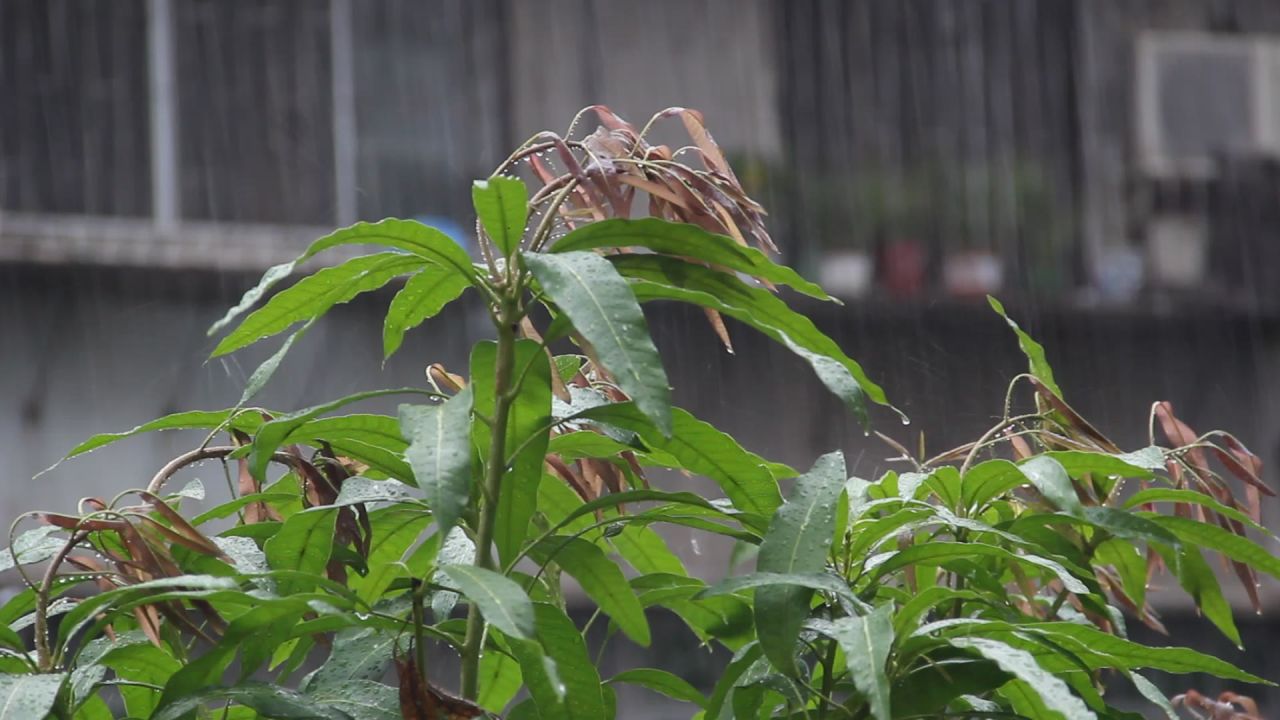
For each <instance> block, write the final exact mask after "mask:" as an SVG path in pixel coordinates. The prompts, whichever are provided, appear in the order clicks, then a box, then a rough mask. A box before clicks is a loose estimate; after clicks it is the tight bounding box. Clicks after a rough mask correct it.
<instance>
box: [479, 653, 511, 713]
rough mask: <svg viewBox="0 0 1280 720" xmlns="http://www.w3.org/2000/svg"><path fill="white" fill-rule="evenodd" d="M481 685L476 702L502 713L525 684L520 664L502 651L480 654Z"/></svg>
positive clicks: (490, 710)
mask: <svg viewBox="0 0 1280 720" xmlns="http://www.w3.org/2000/svg"><path fill="white" fill-rule="evenodd" d="M517 642H519V641H517ZM479 685H480V689H479V695H477V696H476V704H477V705H479V706H480V707H482V708H484V709H485V710H488V711H489V712H492V713H501V712H502V709H503V708H505V707H506V706H507V703H509V702H511V698H514V697H515V696H516V693H519V692H520V688H521V687H522V686H523V683H522V682H521V674H520V664H519V663H518V662H516V661H515V660H513V659H511V657H510V656H508V655H505V654H503V653H500V652H487V653H484V654H483V655H481V656H480V683H479Z"/></svg>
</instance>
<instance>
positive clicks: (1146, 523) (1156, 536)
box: [1081, 507, 1178, 545]
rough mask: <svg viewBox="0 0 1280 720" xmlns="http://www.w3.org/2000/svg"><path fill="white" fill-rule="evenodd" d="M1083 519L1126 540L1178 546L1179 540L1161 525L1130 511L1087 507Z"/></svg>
mask: <svg viewBox="0 0 1280 720" xmlns="http://www.w3.org/2000/svg"><path fill="white" fill-rule="evenodd" d="M1081 517H1083V518H1084V519H1085V520H1087V521H1089V523H1090V524H1092V525H1094V526H1096V527H1100V528H1102V529H1103V530H1106V531H1107V532H1109V533H1111V534H1112V535H1115V536H1116V537H1120V538H1124V539H1126V540H1143V541H1146V542H1160V543H1165V544H1166V545H1177V544H1178V538H1177V537H1176V536H1174V534H1173V533H1171V532H1169V531H1168V530H1165V529H1164V528H1162V527H1160V525H1159V524H1157V523H1154V522H1152V521H1151V520H1149V519H1147V518H1145V517H1142V516H1141V515H1139V514H1137V513H1135V512H1133V511H1130V510H1118V509H1116V508H1113V507H1087V508H1084V511H1083V512H1082V513H1081Z"/></svg>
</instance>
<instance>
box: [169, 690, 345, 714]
mask: <svg viewBox="0 0 1280 720" xmlns="http://www.w3.org/2000/svg"><path fill="white" fill-rule="evenodd" d="M214 702H216V703H219V704H221V703H226V702H233V703H236V704H239V705H244V706H245V707H250V708H253V709H254V710H256V711H258V713H259V714H260V715H264V716H266V717H269V718H274V719H276V720H350V718H349V716H348V715H347V714H346V713H345V712H342V711H341V710H339V709H337V708H334V707H330V705H329V703H328V702H326V701H324V700H322V699H321V698H317V697H310V696H307V695H303V694H301V693H297V692H294V691H292V690H289V689H288V688H284V687H280V686H279V685H270V684H266V683H244V684H242V685H237V686H235V687H225V688H205V689H203V690H200V691H198V692H196V693H193V694H191V695H187V696H186V697H183V698H179V699H177V700H175V701H173V702H171V703H166V704H165V705H164V706H163V707H161V708H160V709H159V710H157V711H156V713H155V714H154V715H152V716H151V720H180V719H181V718H183V717H184V716H186V715H187V714H188V713H190V712H192V711H194V710H196V709H197V708H199V707H201V706H203V705H204V704H205V703H214Z"/></svg>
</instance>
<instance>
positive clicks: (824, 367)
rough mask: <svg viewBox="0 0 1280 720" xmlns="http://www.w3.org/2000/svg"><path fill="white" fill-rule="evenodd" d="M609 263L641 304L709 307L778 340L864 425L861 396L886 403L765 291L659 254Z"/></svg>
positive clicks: (855, 368)
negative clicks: (657, 302) (628, 280)
mask: <svg viewBox="0 0 1280 720" xmlns="http://www.w3.org/2000/svg"><path fill="white" fill-rule="evenodd" d="M611 261H612V262H613V263H614V264H615V265H616V266H617V268H618V270H619V272H621V273H622V274H623V275H624V276H626V277H628V278H631V279H632V282H631V286H632V290H633V291H634V293H635V297H636V298H637V299H638V300H640V301H641V302H649V301H651V300H678V301H680V302H687V303H692V304H694V305H698V306H701V307H709V308H711V309H713V310H716V311H718V312H720V313H721V314H724V315H727V316H729V317H732V318H734V319H736V320H739V321H741V322H743V323H746V324H747V325H750V326H751V327H754V328H755V329H757V330H759V331H760V332H762V333H764V334H765V335H767V336H768V337H770V338H772V339H773V340H775V341H777V342H779V343H782V344H783V345H785V346H786V347H787V348H788V349H790V350H791V351H792V352H794V353H796V354H797V355H799V356H800V357H801V358H803V359H804V360H805V362H806V363H808V364H809V365H810V367H812V368H813V370H814V373H815V374H817V375H818V379H820V380H821V381H822V383H823V384H824V385H826V387H827V389H829V390H830V391H831V392H832V393H834V394H835V395H836V396H837V397H839V398H840V399H841V400H843V401H844V403H845V404H846V405H847V406H848V407H849V409H850V410H851V411H852V412H854V413H855V414H856V415H857V416H858V417H859V418H860V419H861V420H863V421H864V423H865V422H866V420H867V414H866V412H867V411H866V407H865V402H866V400H867V399H870V400H871V401H872V402H875V403H879V404H881V405H888V401H887V400H886V399H885V395H884V390H882V389H881V388H880V386H879V385H876V384H875V383H873V382H872V381H871V379H870V378H869V377H868V376H867V374H866V373H865V372H864V371H863V369H862V367H861V366H860V365H858V363H856V362H854V360H853V359H852V358H850V357H848V356H847V355H845V354H844V351H842V350H841V349H840V346H839V345H837V344H836V343H835V341H834V340H832V339H831V338H829V337H827V336H826V335H824V334H823V333H822V332H821V331H819V330H818V328H817V327H816V326H814V324H813V322H812V321H811V320H809V319H808V318H806V317H804V316H803V315H801V314H799V313H797V312H795V311H794V310H792V309H791V308H789V307H787V304H786V303H785V302H783V301H782V300H780V299H779V298H778V297H777V296H775V295H774V294H773V293H771V292H769V291H768V290H763V289H760V288H753V287H750V286H748V285H747V284H746V283H744V282H742V281H741V280H739V279H737V278H736V277H733V276H731V275H728V274H725V273H721V272H716V271H715V270H712V269H710V268H706V267H702V266H700V265H695V264H693V263H688V262H684V261H681V260H677V259H674V258H669V257H663V256H659V255H619V256H615V257H613V258H611Z"/></svg>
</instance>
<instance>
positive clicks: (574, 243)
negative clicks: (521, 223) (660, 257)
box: [551, 218, 832, 300]
mask: <svg viewBox="0 0 1280 720" xmlns="http://www.w3.org/2000/svg"><path fill="white" fill-rule="evenodd" d="M622 247H642V248H647V249H649V250H652V251H654V252H657V253H662V254H665V255H673V256H678V257H690V258H696V259H698V260H702V261H705V262H708V263H711V264H712V265H720V266H723V267H726V268H729V269H730V270H736V271H738V272H741V273H745V274H747V275H751V276H753V277H757V278H760V279H762V280H768V281H770V282H774V283H777V284H779V285H787V286H789V287H792V288H794V289H796V290H798V291H799V292H802V293H804V294H805V295H808V296H809V297H814V298H817V299H819V300H831V299H832V298H831V296H829V295H827V293H826V292H824V291H823V289H822V288H821V287H818V285H816V284H814V283H811V282H809V281H808V280H805V279H804V278H802V277H800V275H799V273H797V272H796V271H795V270H792V269H791V268H789V267H786V266H785V265H779V264H777V263H775V262H773V261H772V260H770V259H769V258H768V256H766V255H765V254H764V253H762V252H760V251H759V250H756V249H755V248H752V247H745V246H743V245H739V244H738V243H737V242H735V241H734V240H733V238H730V237H728V236H725V235H717V234H714V233H710V232H707V231H706V230H703V229H702V228H700V227H698V226H697V225H689V224H686V223H672V222H668V221H665V220H659V219H657V218H642V219H639V220H628V219H621V218H615V219H609V220H602V221H600V222H593V223H589V224H587V225H583V226H582V227H579V228H578V229H576V230H574V231H573V232H571V233H569V234H568V235H565V236H564V237H563V238H561V239H559V240H557V241H556V244H555V246H554V247H552V249H551V252H555V253H563V252H571V251H575V250H591V249H595V248H622Z"/></svg>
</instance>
